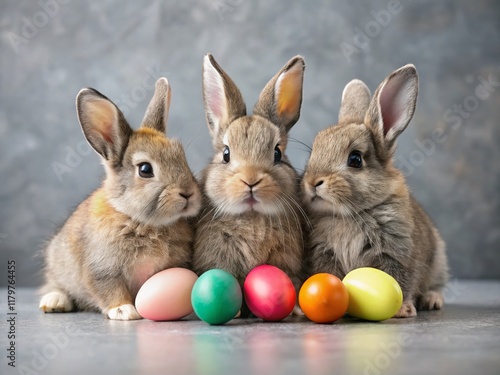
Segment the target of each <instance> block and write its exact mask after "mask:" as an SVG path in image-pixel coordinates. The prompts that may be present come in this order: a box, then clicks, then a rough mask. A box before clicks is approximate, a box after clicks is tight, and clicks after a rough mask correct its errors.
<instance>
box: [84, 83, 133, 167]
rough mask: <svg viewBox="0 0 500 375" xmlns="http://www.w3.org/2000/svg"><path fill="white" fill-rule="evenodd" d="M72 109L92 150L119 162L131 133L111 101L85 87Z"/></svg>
mask: <svg viewBox="0 0 500 375" xmlns="http://www.w3.org/2000/svg"><path fill="white" fill-rule="evenodd" d="M76 110H77V114H78V120H79V121H80V125H81V127H82V130H83V134H84V135H85V138H87V141H88V142H89V144H90V145H91V146H92V148H93V149H94V150H95V151H97V153H98V154H100V155H101V156H102V157H103V158H104V159H106V160H113V161H121V159H122V156H123V153H124V151H125V149H126V147H127V145H128V140H129V138H130V136H131V135H132V133H133V131H132V129H131V128H130V126H129V124H128V123H127V121H126V120H125V118H124V117H123V114H122V113H121V112H120V110H119V109H118V108H117V107H116V106H115V105H114V104H113V102H112V101H111V100H109V99H108V98H106V97H105V96H104V95H102V94H101V93H100V92H98V91H97V90H94V89H92V88H86V89H83V90H81V91H80V92H79V93H78V95H77V96H76Z"/></svg>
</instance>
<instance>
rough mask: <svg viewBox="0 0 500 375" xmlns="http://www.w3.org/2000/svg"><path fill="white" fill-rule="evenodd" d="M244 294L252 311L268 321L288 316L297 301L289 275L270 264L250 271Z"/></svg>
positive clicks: (244, 286) (244, 285)
mask: <svg viewBox="0 0 500 375" xmlns="http://www.w3.org/2000/svg"><path fill="white" fill-rule="evenodd" d="M243 294H244V296H245V302H246V304H247V306H248V308H249V309H250V311H251V312H252V313H253V314H254V315H255V316H257V317H259V318H261V319H263V320H266V321H280V320H282V319H284V318H286V317H287V316H288V315H290V313H291V312H292V311H293V308H294V307H295V303H296V301H297V293H296V292H295V288H294V286H293V283H292V281H291V280H290V278H289V277H288V275H287V274H286V273H285V272H283V271H282V270H280V269H279V268H277V267H274V266H270V265H262V266H258V267H255V268H254V269H253V270H252V271H250V272H249V273H248V275H247V277H246V279H245V282H244V284H243Z"/></svg>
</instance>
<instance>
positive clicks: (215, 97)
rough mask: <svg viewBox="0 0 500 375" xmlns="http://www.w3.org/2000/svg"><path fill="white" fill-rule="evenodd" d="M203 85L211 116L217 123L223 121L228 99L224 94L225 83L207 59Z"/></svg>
mask: <svg viewBox="0 0 500 375" xmlns="http://www.w3.org/2000/svg"><path fill="white" fill-rule="evenodd" d="M204 64H205V65H204V72H203V81H204V82H203V83H204V86H205V87H204V95H205V100H206V103H207V106H208V108H207V109H208V110H209V111H210V113H211V115H212V116H213V117H215V120H216V121H221V119H222V118H223V117H224V114H225V110H226V98H225V94H224V82H223V81H222V78H221V76H220V74H219V72H218V71H217V70H216V69H215V68H214V67H213V66H212V64H211V63H210V62H209V61H208V60H207V59H206V60H205V63H204Z"/></svg>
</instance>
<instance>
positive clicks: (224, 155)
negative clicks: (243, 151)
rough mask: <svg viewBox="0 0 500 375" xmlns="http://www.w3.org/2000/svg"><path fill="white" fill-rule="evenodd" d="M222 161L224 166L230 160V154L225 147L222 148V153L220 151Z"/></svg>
mask: <svg viewBox="0 0 500 375" xmlns="http://www.w3.org/2000/svg"><path fill="white" fill-rule="evenodd" d="M222 160H224V164H226V163H229V160H231V154H230V152H229V147H227V146H226V147H224V151H222Z"/></svg>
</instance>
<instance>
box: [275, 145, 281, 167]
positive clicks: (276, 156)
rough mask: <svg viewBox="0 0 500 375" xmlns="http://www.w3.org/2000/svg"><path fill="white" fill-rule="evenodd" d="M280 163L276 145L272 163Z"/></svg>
mask: <svg viewBox="0 0 500 375" xmlns="http://www.w3.org/2000/svg"><path fill="white" fill-rule="evenodd" d="M280 161H281V150H280V149H279V147H278V146H277V145H276V147H275V148H274V162H275V163H279V162H280Z"/></svg>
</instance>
